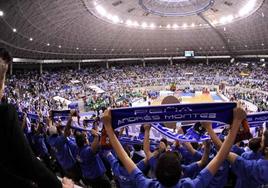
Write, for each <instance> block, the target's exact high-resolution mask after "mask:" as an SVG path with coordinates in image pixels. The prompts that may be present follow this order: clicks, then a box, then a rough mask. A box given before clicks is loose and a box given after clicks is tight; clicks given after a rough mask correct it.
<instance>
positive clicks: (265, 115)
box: [247, 112, 268, 124]
mask: <svg viewBox="0 0 268 188" xmlns="http://www.w3.org/2000/svg"><path fill="white" fill-rule="evenodd" d="M247 121H248V123H249V124H252V123H254V124H256V123H264V122H268V112H258V113H252V114H248V115H247Z"/></svg>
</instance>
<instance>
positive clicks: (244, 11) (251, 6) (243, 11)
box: [239, 0, 256, 16]
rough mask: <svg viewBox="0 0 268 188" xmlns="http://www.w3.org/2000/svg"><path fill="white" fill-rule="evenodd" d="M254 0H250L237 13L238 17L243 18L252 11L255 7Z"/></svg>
mask: <svg viewBox="0 0 268 188" xmlns="http://www.w3.org/2000/svg"><path fill="white" fill-rule="evenodd" d="M255 3H256V0H250V1H248V3H247V4H246V5H245V6H244V7H243V8H242V9H240V11H239V15H240V16H244V15H246V14H248V13H249V12H250V11H252V10H253V9H254V7H255Z"/></svg>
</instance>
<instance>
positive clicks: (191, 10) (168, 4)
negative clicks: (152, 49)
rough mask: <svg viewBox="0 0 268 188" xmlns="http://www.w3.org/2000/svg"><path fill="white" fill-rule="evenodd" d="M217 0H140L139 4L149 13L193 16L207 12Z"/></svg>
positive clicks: (167, 15) (166, 15) (165, 15)
mask: <svg viewBox="0 0 268 188" xmlns="http://www.w3.org/2000/svg"><path fill="white" fill-rule="evenodd" d="M214 2H215V0H139V5H140V6H141V7H142V8H143V9H144V10H145V11H146V12H148V13H151V14H155V15H158V16H164V17H169V16H170V17H171V16H181V17H183V16H192V15H198V14H200V13H202V12H205V11H206V10H208V9H209V8H210V7H212V6H213V4H214Z"/></svg>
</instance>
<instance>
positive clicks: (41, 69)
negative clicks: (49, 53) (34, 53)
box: [40, 63, 43, 74]
mask: <svg viewBox="0 0 268 188" xmlns="http://www.w3.org/2000/svg"><path fill="white" fill-rule="evenodd" d="M40 74H43V63H40Z"/></svg>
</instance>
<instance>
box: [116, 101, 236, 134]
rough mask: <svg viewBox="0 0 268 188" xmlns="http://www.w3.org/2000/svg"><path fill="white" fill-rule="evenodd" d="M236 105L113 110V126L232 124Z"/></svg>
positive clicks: (226, 103)
mask: <svg viewBox="0 0 268 188" xmlns="http://www.w3.org/2000/svg"><path fill="white" fill-rule="evenodd" d="M235 107H236V103H233V102H220V103H196V104H172V105H161V106H145V107H133V108H119V109H112V110H111V115H112V126H113V129H118V128H120V127H124V126H127V125H133V124H141V123H155V122H157V123H161V122H192V121H200V122H202V121H212V122H218V123H225V124H230V123H231V121H232V119H233V109H234V108H235Z"/></svg>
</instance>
